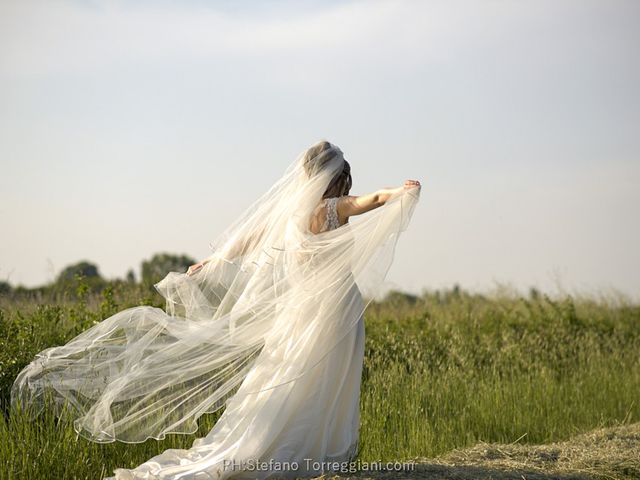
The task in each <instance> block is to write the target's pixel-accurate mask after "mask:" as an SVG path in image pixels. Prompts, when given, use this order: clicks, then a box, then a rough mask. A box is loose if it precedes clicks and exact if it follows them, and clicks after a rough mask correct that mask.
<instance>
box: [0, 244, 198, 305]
mask: <svg viewBox="0 0 640 480" xmlns="http://www.w3.org/2000/svg"><path fill="white" fill-rule="evenodd" d="M194 263H196V261H195V260H194V259H193V258H192V257H189V256H188V255H175V254H171V253H165V252H163V253H156V254H155V255H153V256H152V257H151V258H150V259H148V260H143V262H142V264H141V267H140V273H141V278H140V281H138V280H137V278H136V274H135V272H134V271H133V269H129V271H127V273H126V275H125V277H124V278H123V279H115V280H107V279H105V278H104V277H103V276H102V275H101V274H100V271H99V269H98V266H97V265H96V264H95V263H92V262H89V261H87V260H81V261H79V262H77V263H74V264H72V265H69V266H67V267H65V268H63V269H62V271H61V272H60V273H59V274H58V276H57V277H56V279H55V280H54V281H53V282H50V283H49V284H46V285H43V286H41V287H35V288H27V287H23V286H16V287H14V286H12V285H11V284H10V283H9V282H7V281H4V280H0V295H2V294H10V293H21V292H24V293H27V292H33V291H37V290H42V291H51V290H56V291H58V290H65V289H66V290H73V289H74V288H75V287H76V286H77V284H78V282H80V281H83V282H84V283H85V284H86V285H87V286H88V287H89V289H90V290H92V291H100V290H102V289H103V288H104V287H106V286H107V285H108V284H109V283H114V282H115V283H129V284H141V285H143V286H149V287H152V286H153V284H155V283H157V282H159V281H160V280H162V279H163V278H164V277H165V276H166V275H167V274H168V273H169V272H186V271H187V268H189V266H190V265H193V264H194Z"/></svg>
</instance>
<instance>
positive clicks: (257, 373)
mask: <svg viewBox="0 0 640 480" xmlns="http://www.w3.org/2000/svg"><path fill="white" fill-rule="evenodd" d="M350 188H351V173H350V166H349V163H348V162H347V161H346V160H345V159H344V156H343V154H342V151H341V150H340V149H339V148H338V147H337V146H335V145H333V144H331V143H329V142H327V141H320V142H318V143H316V144H314V145H312V146H311V147H310V148H308V149H307V150H305V151H304V152H302V154H301V155H299V156H298V158H297V159H296V161H295V162H294V163H293V164H292V165H290V166H289V168H288V169H287V170H286V172H285V174H284V176H283V177H282V178H281V179H280V180H278V181H277V182H276V183H275V184H274V185H273V186H272V187H271V188H270V189H269V190H268V191H267V192H266V193H265V194H264V195H263V196H262V197H260V198H259V199H258V200H257V201H256V202H254V204H252V205H251V206H250V207H249V208H248V209H247V210H246V211H245V212H244V213H243V214H242V215H241V216H240V217H239V218H238V220H236V221H235V222H234V223H233V224H232V225H231V226H230V227H229V228H227V230H226V231H225V232H224V233H223V234H222V235H221V236H220V237H219V238H218V239H217V240H216V242H214V243H213V244H212V245H211V248H212V249H213V250H214V253H213V254H212V255H211V256H210V257H209V258H207V259H205V260H203V261H202V262H199V263H197V264H196V265H192V266H191V267H189V269H188V271H187V272H186V273H178V272H170V273H169V274H168V275H167V276H166V277H165V278H164V279H163V280H162V281H160V282H159V283H157V284H156V285H155V288H156V289H157V290H158V292H160V293H161V294H162V295H163V297H164V298H165V299H166V311H164V310H162V309H159V308H154V307H149V306H140V307H133V308H129V309H126V310H124V311H121V312H118V313H116V314H115V315H113V316H111V317H109V318H107V319H105V320H103V321H102V322H100V323H99V324H97V325H95V326H94V327H92V328H91V329H89V330H87V331H85V332H83V333H82V334H80V335H79V336H78V337H76V338H74V339H73V340H71V341H70V342H69V343H67V344H66V345H64V346H61V347H54V348H50V349H47V350H45V351H43V352H41V353H40V354H38V356H37V357H36V359H35V360H34V361H33V362H32V363H31V364H30V365H28V366H27V367H26V368H25V369H24V370H23V371H22V372H21V373H20V374H19V376H18V378H17V379H16V381H15V383H14V385H13V389H12V403H14V404H21V405H25V404H26V405H29V406H33V405H35V406H37V407H39V408H40V409H41V408H44V399H45V397H49V398H53V400H54V405H57V406H59V407H62V406H63V405H71V406H73V407H74V408H75V409H76V410H77V412H78V418H77V419H76V420H75V421H74V426H75V429H76V431H77V432H78V433H79V434H80V435H82V436H84V437H86V438H88V439H90V440H92V441H96V442H112V441H116V440H118V441H123V442H142V441H145V440H146V439H148V438H156V439H162V438H164V436H165V434H167V433H194V432H195V431H196V429H197V423H196V422H197V419H198V418H199V417H200V416H201V415H202V414H203V413H207V412H214V411H216V410H218V409H219V408H221V407H223V406H224V407H225V409H224V412H223V413H222V416H221V417H220V418H219V419H218V421H217V422H216V424H215V425H214V427H213V429H212V430H211V431H210V432H209V433H208V434H207V436H206V437H204V438H200V439H196V440H195V441H194V443H193V445H192V447H191V448H190V449H188V450H185V449H168V450H165V451H164V452H162V453H161V454H159V455H157V456H155V457H153V458H151V459H150V460H148V461H146V462H144V463H143V464H141V465H139V466H137V467H136V468H134V469H125V468H119V469H116V470H115V472H114V473H115V477H109V479H110V480H113V479H116V480H121V479H194V480H195V479H198V480H199V479H224V478H229V477H233V478H252V479H255V478H266V477H269V476H277V477H298V476H307V475H318V474H321V473H323V472H326V471H330V470H331V469H332V467H333V464H332V462H344V461H349V460H351V459H353V457H354V456H355V454H356V453H357V446H358V430H359V395H360V375H361V369H362V360H363V353H364V321H363V313H364V310H365V308H366V303H367V302H365V300H364V298H365V297H364V296H363V294H366V295H367V297H366V298H370V297H371V295H373V294H375V293H376V287H378V286H379V285H380V283H381V281H382V280H383V279H384V277H385V275H386V272H387V270H388V268H389V266H390V264H391V261H392V258H393V252H394V248H395V244H396V242H397V239H398V235H399V233H400V232H401V231H403V230H405V229H406V228H407V226H408V222H409V219H410V218H411V216H412V213H413V210H414V208H415V205H416V203H417V201H418V198H419V192H420V184H419V182H417V181H407V182H405V184H404V185H403V186H402V187H399V188H394V189H384V190H380V191H377V192H374V193H372V194H369V195H362V196H352V195H349V191H350ZM365 212H369V213H368V214H367V215H362V216H361V217H358V218H357V220H358V221H354V222H349V218H350V217H353V216H357V215H360V214H363V213H365ZM33 411H35V412H37V411H38V409H37V408H36V409H34V410H33ZM109 479H108V480H109Z"/></svg>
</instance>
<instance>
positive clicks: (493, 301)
mask: <svg viewBox="0 0 640 480" xmlns="http://www.w3.org/2000/svg"><path fill="white" fill-rule="evenodd" d="M534 293H535V292H534ZM140 304H150V305H155V306H160V307H163V306H164V305H163V303H162V298H161V297H160V296H153V294H150V293H149V292H148V290H144V289H143V288H142V287H139V286H134V285H131V286H126V285H118V286H116V288H115V289H108V290H106V291H104V292H103V293H102V294H89V293H88V292H87V291H86V289H84V290H83V289H82V287H81V288H80V296H79V298H77V299H73V300H65V299H64V298H63V297H57V298H48V297H47V296H45V297H42V298H38V299H29V298H23V299H17V300H16V299H10V298H7V297H4V298H1V297H0V407H1V409H2V412H3V415H2V416H1V417H0V465H1V468H0V479H45V478H55V479H99V478H102V476H107V475H111V474H112V470H113V468H115V467H134V466H136V465H138V464H140V463H142V462H144V461H145V460H147V459H148V458H149V457H151V456H153V455H156V454H158V453H160V452H161V451H163V450H165V449H167V448H189V447H190V446H191V443H192V442H193V440H194V438H195V437H196V436H204V435H205V434H206V432H207V431H208V430H209V429H210V428H211V426H212V425H213V423H214V422H215V420H216V418H217V415H219V414H220V412H218V413H217V414H215V415H208V416H205V417H202V418H201V421H200V429H199V431H198V433H197V434H195V435H191V436H187V435H170V436H168V437H167V438H166V439H165V440H163V441H160V442H158V441H155V440H149V441H147V442H145V443H142V444H135V445H127V444H121V443H115V444H106V445H100V444H94V443H91V442H88V441H86V440H85V439H83V438H76V434H75V432H74V431H73V428H72V426H71V423H70V418H68V417H62V418H54V417H53V416H52V415H51V414H44V415H42V416H41V417H39V418H38V419H37V420H36V421H29V420H28V419H27V418H26V417H23V416H21V415H18V414H15V413H14V414H13V415H12V414H11V413H10V411H9V405H8V402H9V391H10V388H11V384H12V383H13V380H14V378H15V377H16V375H17V374H18V372H19V371H20V370H21V369H22V368H23V367H24V366H25V365H26V364H27V363H28V362H29V361H31V359H32V358H33V357H34V355H35V354H36V353H37V352H39V351H41V350H43V349H44V348H46V347H49V346H54V345H60V344H63V343H65V342H66V341H68V340H69V339H71V338H72V337H74V336H75V335H77V334H78V333H80V332H81V331H83V330H85V329H86V328H89V327H90V326H91V325H93V324H94V323H96V322H98V321H100V320H101V319H103V318H105V317H106V316H108V315H111V314H113V313H115V312H117V311H119V310H121V309H124V308H128V307H130V306H135V305H140ZM366 335H367V340H366V352H365V361H364V362H365V363H364V373H363V383H362V390H361V392H362V395H361V433H360V442H361V445H360V452H359V457H358V459H359V460H361V461H367V462H371V461H387V460H406V459H415V458H423V459H425V458H426V459H428V458H436V457H439V456H443V455H447V454H448V453H451V452H453V451H461V449H465V448H472V447H473V446H474V445H482V444H489V443H494V444H511V445H514V444H517V445H518V446H526V445H539V444H549V443H552V442H562V441H564V440H567V439H569V438H572V437H574V436H576V435H578V434H581V433H584V432H589V431H592V430H595V429H599V428H606V427H614V426H630V425H632V424H634V423H635V422H637V421H638V418H639V416H640V401H639V397H640V395H639V393H640V368H639V367H640V306H638V305H633V304H630V303H629V302H627V301H624V300H620V299H617V298H616V299H613V298H605V297H601V298H599V299H592V298H573V297H571V296H566V297H564V298H554V299H551V298H549V297H547V296H546V295H543V294H532V295H529V296H527V297H519V296H515V295H508V294H501V295H499V294H496V295H492V296H491V297H485V296H480V295H475V296H472V295H469V294H466V293H465V292H463V291H460V290H458V289H454V290H451V291H445V292H442V291H439V292H426V293H424V294H423V295H421V296H419V297H413V296H408V295H403V294H399V293H396V294H394V295H390V296H389V297H388V298H387V299H386V300H385V301H382V302H373V303H372V304H371V305H370V306H369V309H368V310H367V314H366ZM637 436H638V437H640V434H637ZM639 440H640V438H639ZM639 444H640V442H639ZM623 460H624V461H623V462H622V463H624V466H623V467H618V466H616V465H619V464H620V462H618V464H612V465H613V466H612V465H603V466H602V468H600V469H597V468H596V469H595V470H593V472H594V473H599V474H601V475H603V476H602V478H640V463H639V462H640V459H637V458H636V459H633V458H629V459H623ZM416 478H418V477H416ZM421 478H422V477H421ZM423 478H431V477H429V476H424V477H423ZM433 478H436V477H433ZM437 478H441V477H437ZM442 478H445V477H442ZM452 478H453V477H452ZM456 478H462V477H456ZM464 478H467V477H464ZM469 478H472V477H469ZM495 478H502V477H497V476H496V477H495ZM504 478H507V477H504ZM514 478H520V477H514ZM541 478H542V477H541ZM544 478H556V477H544ZM558 478H559V477H558Z"/></svg>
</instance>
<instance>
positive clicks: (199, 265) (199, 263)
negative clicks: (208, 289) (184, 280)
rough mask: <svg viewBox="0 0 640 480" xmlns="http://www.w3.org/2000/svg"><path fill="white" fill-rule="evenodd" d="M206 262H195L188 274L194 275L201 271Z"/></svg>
mask: <svg viewBox="0 0 640 480" xmlns="http://www.w3.org/2000/svg"><path fill="white" fill-rule="evenodd" d="M205 263H207V262H198V263H195V264H193V265H191V266H190V267H189V268H188V269H187V275H193V274H194V273H196V272H197V271H199V270H200V269H201V268H202V267H204V264H205Z"/></svg>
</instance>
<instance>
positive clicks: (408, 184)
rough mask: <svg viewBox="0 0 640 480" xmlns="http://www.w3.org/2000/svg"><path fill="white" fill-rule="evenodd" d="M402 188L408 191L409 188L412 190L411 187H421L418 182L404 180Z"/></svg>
mask: <svg viewBox="0 0 640 480" xmlns="http://www.w3.org/2000/svg"><path fill="white" fill-rule="evenodd" d="M403 187H404V188H405V189H409V188H413V187H418V188H420V187H421V185H420V182H419V181H418V180H405V181H404V185H403Z"/></svg>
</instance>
